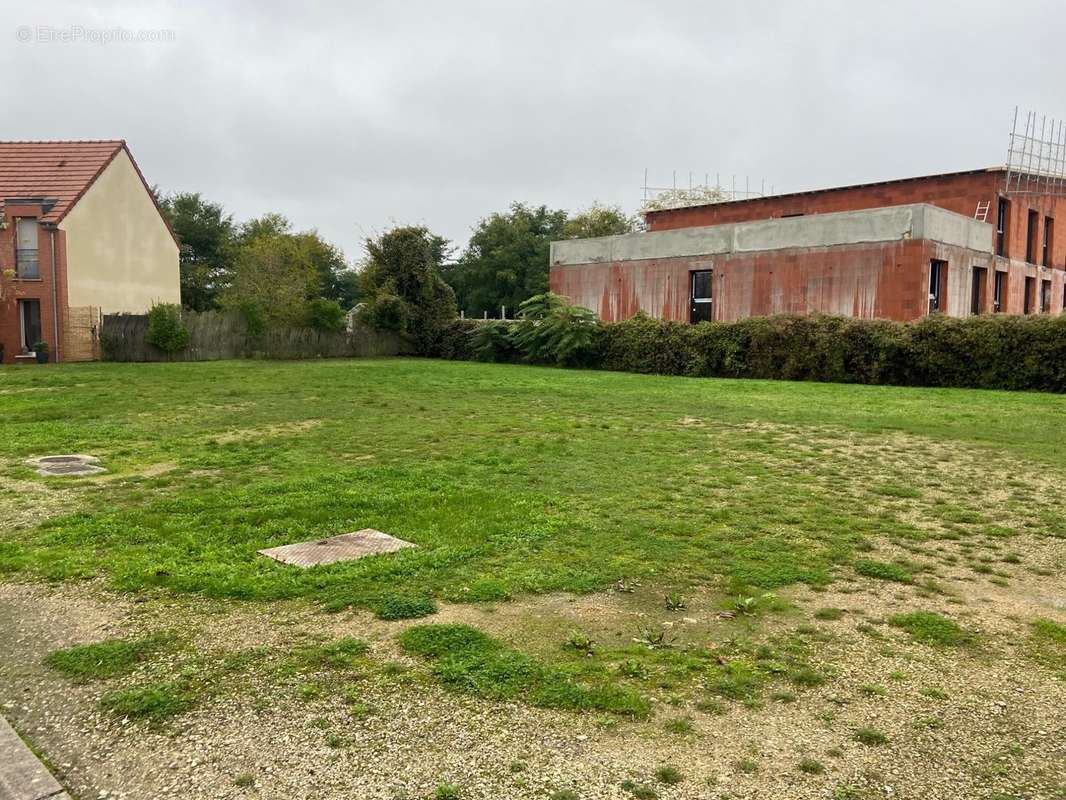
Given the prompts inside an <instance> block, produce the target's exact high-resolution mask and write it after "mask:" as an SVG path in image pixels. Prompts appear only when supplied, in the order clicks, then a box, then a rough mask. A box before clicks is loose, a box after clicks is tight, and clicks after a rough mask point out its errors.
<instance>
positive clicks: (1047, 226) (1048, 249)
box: [1040, 217, 1055, 267]
mask: <svg viewBox="0 0 1066 800" xmlns="http://www.w3.org/2000/svg"><path fill="white" fill-rule="evenodd" d="M1054 240H1055V220H1053V219H1052V218H1051V217H1044V252H1043V255H1042V256H1041V260H1040V263H1041V264H1043V265H1044V266H1045V267H1050V266H1051V258H1052V251H1053V248H1052V243H1053V242H1054Z"/></svg>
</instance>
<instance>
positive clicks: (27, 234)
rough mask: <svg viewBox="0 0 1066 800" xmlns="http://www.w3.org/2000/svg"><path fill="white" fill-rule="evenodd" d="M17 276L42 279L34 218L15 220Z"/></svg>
mask: <svg viewBox="0 0 1066 800" xmlns="http://www.w3.org/2000/svg"><path fill="white" fill-rule="evenodd" d="M9 252H10V251H9ZM15 275H17V276H18V277H19V278H39V277H41V266H40V261H39V260H38V258H37V220H35V219H33V217H19V218H18V219H16V220H15Z"/></svg>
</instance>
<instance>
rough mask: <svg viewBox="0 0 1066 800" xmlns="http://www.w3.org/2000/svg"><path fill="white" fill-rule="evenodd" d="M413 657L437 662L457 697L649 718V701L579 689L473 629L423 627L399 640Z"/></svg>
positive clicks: (606, 688) (438, 673) (616, 689)
mask: <svg viewBox="0 0 1066 800" xmlns="http://www.w3.org/2000/svg"><path fill="white" fill-rule="evenodd" d="M399 643H400V646H401V647H403V649H404V650H406V651H407V652H408V653H411V654H413V655H418V656H422V657H423V658H426V659H429V660H430V661H432V662H433V668H432V669H433V675H434V676H435V677H436V678H437V679H438V680H439V681H440V682H441V683H443V684H444V685H446V686H448V687H450V688H452V689H455V690H457V691H461V692H465V693H467V694H472V695H476V696H478V697H486V698H490V699H495V700H515V699H519V700H524V701H525V702H528V703H530V704H531V705H535V706H541V707H544V708H566V709H572V710H597V711H607V712H610V713H613V714H620V715H624V716H631V717H636V718H645V717H647V716H648V711H649V705H648V701H647V700H646V699H645V698H644V697H642V696H641V695H640V694H638V693H637V692H635V691H633V690H632V689H628V688H626V687H621V686H616V685H613V684H608V683H603V684H599V685H594V686H588V685H585V684H582V683H578V682H577V681H576V680H574V679H573V678H572V677H571V676H570V675H569V674H567V673H566V672H564V671H563V670H561V669H559V668H557V667H553V666H550V665H547V664H545V663H543V662H541V661H539V660H537V659H535V658H532V657H530V656H527V655H526V654H524V653H521V652H519V651H517V650H515V649H513V648H510V647H507V646H505V645H503V644H502V643H501V642H499V641H497V640H495V639H493V638H492V637H490V636H488V635H486V634H484V633H482V632H481V631H479V630H477V629H476V628H472V627H470V626H469V625H459V624H449V625H420V626H416V627H413V628H408V629H407V630H406V631H404V632H403V633H401V634H400V636H399Z"/></svg>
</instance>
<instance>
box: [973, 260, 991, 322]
mask: <svg viewBox="0 0 1066 800" xmlns="http://www.w3.org/2000/svg"><path fill="white" fill-rule="evenodd" d="M987 286H988V270H987V269H985V268H984V267H974V268H973V285H972V286H971V287H970V313H971V314H982V313H984V310H985V295H986V293H987V291H988V290H987V289H986V288H985V287H987Z"/></svg>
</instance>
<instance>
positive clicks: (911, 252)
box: [551, 240, 1066, 322]
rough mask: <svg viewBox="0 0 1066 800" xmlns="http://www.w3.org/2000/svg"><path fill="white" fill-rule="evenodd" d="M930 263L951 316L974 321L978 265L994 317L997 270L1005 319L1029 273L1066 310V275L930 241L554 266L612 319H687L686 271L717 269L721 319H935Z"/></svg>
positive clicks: (562, 283) (1019, 300) (576, 292)
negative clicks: (936, 267)
mask: <svg viewBox="0 0 1066 800" xmlns="http://www.w3.org/2000/svg"><path fill="white" fill-rule="evenodd" d="M933 259H938V260H942V261H947V262H948V276H947V288H946V293H945V298H944V300H945V307H944V308H943V309H942V312H943V313H945V314H948V315H950V316H957V317H964V316H969V315H970V313H971V292H972V286H973V284H972V280H973V271H972V269H973V267H975V266H976V267H984V268H985V269H986V270H987V273H986V283H985V292H984V296H985V307H984V308H983V309H982V313H987V312H988V311H990V310H991V308H990V303H991V298H992V296H993V281H994V277H993V275H994V273H995V271H996V269H999V270H1004V271H1007V272H1008V274H1009V278H1008V285H1007V295H1008V296H1007V299H1006V307H1005V308H1004V309H1003V311H1004V312H1005V313H1014V314H1020V313H1022V309H1023V303H1024V294H1023V293H1024V286H1025V276H1026V275H1029V276H1031V277H1034V278H1036V281H1037V285H1038V286H1039V281H1040V280H1042V279H1049V280H1051V281H1052V290H1051V291H1052V304H1051V312H1052V313H1059V312H1060V311H1061V310H1062V307H1063V277H1064V274H1066V273H1063V271H1062V270H1040V269H1039V268H1037V267H1035V266H1033V265H1031V264H1025V263H1022V262H1017V261H1010V262H1008V261H1006V260H1005V259H997V258H994V257H993V256H992V255H990V254H988V253H981V252H978V251H974V250H968V249H966V248H962V247H955V246H949V245H943V244H940V243H937V242H932V241H928V240H905V241H899V242H883V243H876V244H862V245H850V246H845V247H828V248H797V249H792V250H776V251H770V252H764V253H754V254H752V253H747V254H732V255H726V256H715V257H713V258H711V257H684V258H659V259H644V260H634V261H622V262H614V263H596V264H581V265H575V266H564V267H554V268H552V270H551V289H552V291H553V292H556V293H558V294H561V295H565V296H567V297H570V298H571V299H572V300H573V301H574V302H575V303H577V304H579V305H583V306H587V307H588V308H591V309H593V310H594V311H596V312H597V314H598V315H599V317H600V318H601V319H603V320H606V321H619V320H623V319H628V318H629V317H631V316H633V315H634V314H635V313H637V311H644V313H646V314H648V315H650V316H653V317H657V318H660V319H670V320H678V321H684V322H687V321H688V320H689V281H690V277H689V273H690V271H692V270H700V269H711V268H712V267H713V270H714V279H713V280H714V287H713V289H714V312H713V313H714V319H716V320H722V321H729V320H737V319H742V318H744V317H749V316H755V315H765V314H780V313H795V314H807V313H813V312H820V313H824V314H840V315H845V316H853V317H861V318H866V319H873V318H881V319H895V320H901V321H907V320H914V319H918V318H920V317H922V316H925V315H926V314H927V313H928V310H929V306H928V290H929V268H930V267H929V265H930V262H931V261H932V260H933ZM1034 310H1037V308H1034Z"/></svg>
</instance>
